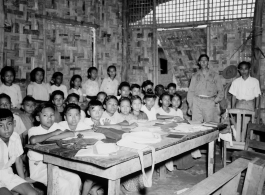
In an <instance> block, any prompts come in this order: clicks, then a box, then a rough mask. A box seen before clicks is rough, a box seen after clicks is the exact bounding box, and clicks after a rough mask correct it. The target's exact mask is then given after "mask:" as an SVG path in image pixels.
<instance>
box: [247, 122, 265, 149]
mask: <svg viewBox="0 0 265 195" xmlns="http://www.w3.org/2000/svg"><path fill="white" fill-rule="evenodd" d="M254 132H259V133H265V125H264V124H254V123H249V124H248V129H247V137H246V145H245V150H250V149H254V150H255V149H258V150H263V151H264V153H265V142H261V141H259V136H255V135H254ZM255 138H256V139H255Z"/></svg>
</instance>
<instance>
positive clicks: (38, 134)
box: [28, 102, 81, 195]
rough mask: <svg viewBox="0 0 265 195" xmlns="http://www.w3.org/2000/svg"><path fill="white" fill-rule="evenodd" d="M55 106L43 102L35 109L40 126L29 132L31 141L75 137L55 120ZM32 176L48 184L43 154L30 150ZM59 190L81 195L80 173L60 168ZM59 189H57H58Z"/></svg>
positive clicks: (31, 142) (67, 193)
mask: <svg viewBox="0 0 265 195" xmlns="http://www.w3.org/2000/svg"><path fill="white" fill-rule="evenodd" d="M54 111H55V107H54V106H53V105H52V104H51V103H47V102H46V103H41V104H39V105H38V106H37V108H36V109H35V117H36V120H37V121H38V122H39V123H40V125H39V126H36V127H32V128H31V129H30V130H29V132H28V136H29V143H30V144H36V143H41V142H43V141H46V140H58V139H64V138H68V137H74V136H75V133H74V132H71V131H64V129H63V128H62V127H61V126H60V125H59V124H58V123H55V122H54ZM28 157H29V168H30V178H31V179H33V180H35V181H38V182H41V183H43V184H44V185H46V186H47V172H48V170H47V164H46V163H44V162H43V154H42V153H39V152H36V151H33V150H29V151H28ZM57 183H58V186H57V187H58V192H59V194H61V195H79V193H80V186H81V180H80V178H79V176H78V175H76V174H74V173H72V172H70V171H66V170H62V169H59V170H58V182H57ZM56 190H57V189H56Z"/></svg>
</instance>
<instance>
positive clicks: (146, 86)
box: [142, 80, 154, 96]
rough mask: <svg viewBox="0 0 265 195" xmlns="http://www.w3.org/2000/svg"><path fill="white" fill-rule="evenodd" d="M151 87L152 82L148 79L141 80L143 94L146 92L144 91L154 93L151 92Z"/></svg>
mask: <svg viewBox="0 0 265 195" xmlns="http://www.w3.org/2000/svg"><path fill="white" fill-rule="evenodd" d="M153 87H154V83H153V82H152V81H150V80H146V81H144V82H143V84H142V94H143V96H144V95H145V94H146V93H149V94H150V93H154V92H153Z"/></svg>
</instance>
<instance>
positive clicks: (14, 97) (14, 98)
mask: <svg viewBox="0 0 265 195" xmlns="http://www.w3.org/2000/svg"><path fill="white" fill-rule="evenodd" d="M0 93H5V94H7V95H9V97H10V98H11V102H12V105H13V107H14V108H20V107H21V102H22V95H21V90H20V87H19V85H17V84H12V85H11V86H6V85H5V84H2V85H1V86H0Z"/></svg>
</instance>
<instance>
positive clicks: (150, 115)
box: [141, 105, 156, 121]
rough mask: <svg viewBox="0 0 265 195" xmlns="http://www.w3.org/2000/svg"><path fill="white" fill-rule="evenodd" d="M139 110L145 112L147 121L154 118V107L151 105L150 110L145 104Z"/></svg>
mask: <svg viewBox="0 0 265 195" xmlns="http://www.w3.org/2000/svg"><path fill="white" fill-rule="evenodd" d="M141 111H143V112H145V114H146V115H147V116H148V120H149V121H153V120H156V109H155V107H154V106H153V107H152V108H151V110H148V109H147V108H146V106H145V105H143V106H142V108H141Z"/></svg>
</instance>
